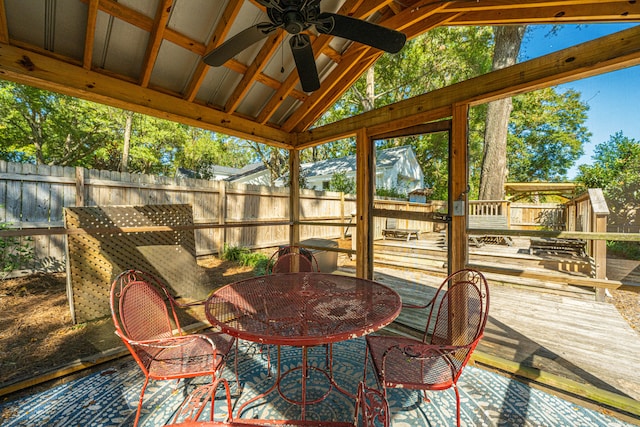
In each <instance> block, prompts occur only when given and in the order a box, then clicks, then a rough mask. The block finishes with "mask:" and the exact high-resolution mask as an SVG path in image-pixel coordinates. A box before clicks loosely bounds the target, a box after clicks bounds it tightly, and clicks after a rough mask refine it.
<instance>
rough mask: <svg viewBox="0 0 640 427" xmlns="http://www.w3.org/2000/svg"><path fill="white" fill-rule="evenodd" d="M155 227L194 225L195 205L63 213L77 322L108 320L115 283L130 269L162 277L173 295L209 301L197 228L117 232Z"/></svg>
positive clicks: (71, 209)
mask: <svg viewBox="0 0 640 427" xmlns="http://www.w3.org/2000/svg"><path fill="white" fill-rule="evenodd" d="M153 226H166V227H183V226H193V214H192V209H191V205H146V206H103V207H96V206H93V207H71V208H65V227H66V228H67V229H68V230H69V235H68V236H67V241H68V248H69V258H68V259H69V263H68V267H67V269H68V271H67V275H68V277H69V278H70V290H71V293H70V300H71V301H70V302H71V305H72V312H73V313H74V314H75V316H74V317H75V321H76V322H77V323H81V322H86V321H89V320H92V319H96V318H100V317H104V316H108V315H110V309H109V289H110V285H111V282H112V280H113V279H114V278H115V276H116V275H117V274H118V273H120V272H121V271H123V270H126V269H130V268H134V269H139V270H144V271H148V272H150V273H152V274H154V275H156V276H158V277H159V278H160V279H162V280H163V281H164V282H165V283H167V285H168V286H169V288H170V289H171V291H172V292H173V293H174V295H181V296H185V297H188V298H194V299H200V298H203V297H205V296H206V294H207V292H208V287H207V286H206V283H203V280H202V279H203V275H202V273H201V269H200V268H199V267H198V265H197V263H196V251H195V239H194V232H193V229H186V230H184V229H178V230H171V231H141V232H133V233H124V232H122V231H119V229H120V228H122V227H153ZM74 231H76V232H74Z"/></svg>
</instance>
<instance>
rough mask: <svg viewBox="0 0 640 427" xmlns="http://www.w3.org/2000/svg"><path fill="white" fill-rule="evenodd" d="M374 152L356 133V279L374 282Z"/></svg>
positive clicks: (363, 133)
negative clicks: (372, 229)
mask: <svg viewBox="0 0 640 427" xmlns="http://www.w3.org/2000/svg"><path fill="white" fill-rule="evenodd" d="M374 157H375V152H374V151H373V142H372V140H371V139H370V138H369V136H368V135H367V130H366V129H364V128H363V129H360V130H358V132H357V133H356V194H357V200H356V239H357V241H356V276H358V277H362V278H365V279H373V232H372V231H371V227H372V226H373V190H374V189H373V186H374V183H375V176H376V175H375V174H376V170H375V160H374Z"/></svg>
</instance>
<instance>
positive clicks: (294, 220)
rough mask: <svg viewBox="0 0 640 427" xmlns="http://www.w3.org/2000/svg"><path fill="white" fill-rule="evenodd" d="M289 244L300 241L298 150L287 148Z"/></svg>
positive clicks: (295, 244)
mask: <svg viewBox="0 0 640 427" xmlns="http://www.w3.org/2000/svg"><path fill="white" fill-rule="evenodd" d="M289 177H290V181H291V182H290V183H289V244H290V245H291V246H297V245H298V244H299V243H300V224H299V221H300V152H299V151H297V150H289Z"/></svg>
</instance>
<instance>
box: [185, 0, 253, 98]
mask: <svg viewBox="0 0 640 427" xmlns="http://www.w3.org/2000/svg"><path fill="white" fill-rule="evenodd" d="M242 4H243V0H230V1H229V3H227V7H226V8H225V9H224V12H223V13H222V17H221V18H220V22H219V23H218V25H217V26H216V29H215V30H214V31H213V35H212V36H211V40H209V43H208V44H207V47H206V49H205V53H204V55H206V54H207V53H209V52H211V51H212V50H213V49H215V48H216V47H218V46H220V45H221V44H222V42H223V41H224V39H225V38H226V37H227V34H229V30H230V29H231V24H232V23H233V21H234V20H235V19H236V17H237V16H238V13H240V8H242ZM236 62H237V61H236ZM208 71H209V66H208V65H207V64H205V63H204V62H203V61H199V62H198V65H197V66H196V70H195V72H194V73H193V76H192V77H191V80H190V81H189V84H188V85H187V89H186V90H185V93H184V97H185V99H186V100H187V101H190V102H191V101H193V100H194V99H195V98H196V95H198V91H199V90H200V86H202V82H204V78H205V77H206V76H207V72H208ZM245 71H246V70H245Z"/></svg>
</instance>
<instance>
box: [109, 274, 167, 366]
mask: <svg viewBox="0 0 640 427" xmlns="http://www.w3.org/2000/svg"><path fill="white" fill-rule="evenodd" d="M110 304H111V315H112V318H113V323H114V325H115V328H116V333H117V334H118V335H119V336H120V338H122V340H123V341H124V342H125V344H126V345H127V347H128V348H129V350H130V351H131V352H132V353H134V356H135V357H136V360H137V361H138V362H139V363H142V364H144V365H146V360H147V359H148V357H149V354H148V353H145V352H144V351H143V350H141V349H140V348H139V347H135V346H131V345H130V344H129V342H128V341H141V340H148V339H158V338H169V337H171V336H173V334H174V333H173V328H174V325H175V328H176V329H177V330H178V331H180V323H179V322H178V317H177V314H176V312H175V301H174V299H173V297H172V296H171V294H170V293H169V291H168V290H167V288H166V287H165V286H164V285H163V284H162V283H160V281H158V279H156V278H155V277H154V276H153V275H151V274H149V273H145V272H142V271H137V270H127V271H124V272H122V273H120V274H119V275H118V276H117V277H116V279H115V280H114V281H113V284H112V285H111V295H110ZM172 321H173V325H172ZM147 350H148V349H147ZM138 358H140V359H141V360H138Z"/></svg>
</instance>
